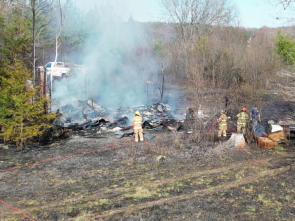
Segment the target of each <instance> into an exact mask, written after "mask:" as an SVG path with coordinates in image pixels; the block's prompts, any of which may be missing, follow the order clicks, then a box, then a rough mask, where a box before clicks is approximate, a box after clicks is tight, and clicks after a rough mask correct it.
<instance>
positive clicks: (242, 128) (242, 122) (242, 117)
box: [237, 107, 249, 134]
mask: <svg viewBox="0 0 295 221" xmlns="http://www.w3.org/2000/svg"><path fill="white" fill-rule="evenodd" d="M246 111H247V109H246V108H245V107H243V108H242V110H241V112H240V113H239V114H238V115H237V117H238V121H237V132H238V133H243V134H245V133H246V125H247V122H248V120H249V116H248V114H247V113H246Z"/></svg>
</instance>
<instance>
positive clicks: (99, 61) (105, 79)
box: [52, 0, 160, 108]
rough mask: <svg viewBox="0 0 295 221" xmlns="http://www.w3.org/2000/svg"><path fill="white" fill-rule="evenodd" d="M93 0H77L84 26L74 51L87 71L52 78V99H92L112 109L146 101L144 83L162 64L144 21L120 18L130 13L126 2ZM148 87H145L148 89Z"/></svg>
mask: <svg viewBox="0 0 295 221" xmlns="http://www.w3.org/2000/svg"><path fill="white" fill-rule="evenodd" d="M97 2H99V1H95V0H92V1H91V0H86V1H76V9H77V8H80V10H81V11H80V13H81V17H83V16H84V18H83V19H84V20H83V21H84V24H83V25H85V27H84V28H86V27H87V28H88V30H87V32H88V35H87V40H86V44H85V46H84V50H83V51H81V52H79V55H78V56H79V57H82V58H83V59H82V61H83V62H82V65H83V66H84V67H85V71H77V72H76V73H75V74H74V75H73V76H71V77H69V78H65V79H62V80H60V81H55V82H54V90H53V96H52V98H53V102H54V103H55V104H58V105H59V106H60V105H66V104H71V105H75V104H76V103H77V102H78V101H79V100H84V101H85V100H88V99H93V101H94V102H95V103H97V104H100V105H102V106H104V107H116V108H119V107H130V106H138V105H144V104H148V103H150V102H151V96H150V95H151V94H148V93H147V82H150V81H152V80H153V79H155V78H156V75H157V74H158V73H159V68H160V67H159V64H158V62H157V60H156V59H155V57H154V56H153V43H152V41H151V39H150V36H148V35H147V33H146V32H145V30H144V25H143V24H142V23H138V22H134V21H133V20H132V19H131V20H129V21H126V19H125V20H124V16H125V17H126V12H128V8H126V7H127V6H126V5H124V2H125V1H119V0H114V1H100V3H97ZM121 12H122V13H123V14H121ZM124 13H125V15H124ZM68 17H69V16H68ZM85 18H86V19H85ZM68 19H69V18H68ZM74 20H75V19H74V18H73V21H74ZM81 23H82V22H81ZM152 90H153V88H149V92H150V93H151V92H152Z"/></svg>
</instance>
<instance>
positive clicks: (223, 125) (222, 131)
mask: <svg viewBox="0 0 295 221" xmlns="http://www.w3.org/2000/svg"><path fill="white" fill-rule="evenodd" d="M220 113H221V115H220V117H219V119H218V127H219V130H218V138H220V137H221V136H223V137H226V131H227V116H226V114H225V112H224V110H222V111H221V112H220Z"/></svg>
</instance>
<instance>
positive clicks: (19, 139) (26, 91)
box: [0, 60, 55, 149]
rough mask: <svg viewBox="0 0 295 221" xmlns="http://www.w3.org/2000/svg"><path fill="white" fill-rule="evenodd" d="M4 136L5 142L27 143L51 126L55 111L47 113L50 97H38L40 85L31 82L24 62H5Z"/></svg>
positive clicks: (0, 114) (1, 95)
mask: <svg viewBox="0 0 295 221" xmlns="http://www.w3.org/2000/svg"><path fill="white" fill-rule="evenodd" d="M0 71H1V73H5V77H3V76H4V75H1V78H0V81H1V87H0V106H1V109H0V125H1V130H0V136H1V137H2V138H3V139H4V141H5V142H13V143H16V144H17V146H18V147H19V148H20V149H22V148H23V146H24V145H25V144H26V143H28V142H29V141H31V140H32V139H33V138H37V137H38V136H40V135H42V134H43V133H44V131H45V130H47V129H48V128H50V127H51V126H52V124H51V123H50V122H51V121H52V119H53V118H55V114H46V113H45V104H46V99H43V98H38V99H35V98H36V97H37V96H36V95H37V90H36V88H32V87H31V86H30V84H29V82H28V79H30V72H29V70H28V69H27V68H26V67H25V65H24V64H23V62H21V61H18V60H15V61H14V62H13V63H12V64H8V63H7V62H1V66H0Z"/></svg>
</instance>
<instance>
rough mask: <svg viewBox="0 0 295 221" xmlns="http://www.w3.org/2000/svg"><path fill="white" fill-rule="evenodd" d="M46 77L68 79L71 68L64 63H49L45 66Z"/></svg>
mask: <svg viewBox="0 0 295 221" xmlns="http://www.w3.org/2000/svg"><path fill="white" fill-rule="evenodd" d="M45 70H46V75H52V77H60V78H62V77H66V76H69V75H70V70H71V69H70V68H68V67H66V65H65V63H64V62H48V63H47V64H46V65H45Z"/></svg>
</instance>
